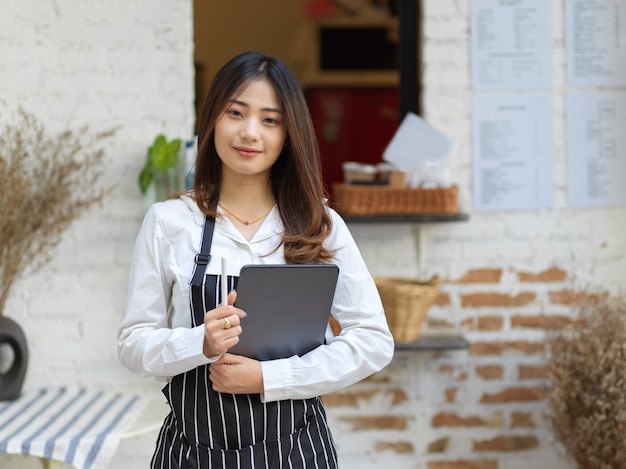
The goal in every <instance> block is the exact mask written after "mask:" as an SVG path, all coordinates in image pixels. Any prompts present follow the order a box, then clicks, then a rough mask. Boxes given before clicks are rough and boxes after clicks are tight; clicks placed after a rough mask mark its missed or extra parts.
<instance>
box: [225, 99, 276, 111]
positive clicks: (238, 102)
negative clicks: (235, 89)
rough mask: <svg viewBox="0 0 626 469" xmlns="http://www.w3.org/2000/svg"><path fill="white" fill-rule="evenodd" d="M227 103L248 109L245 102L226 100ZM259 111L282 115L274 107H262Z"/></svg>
mask: <svg viewBox="0 0 626 469" xmlns="http://www.w3.org/2000/svg"><path fill="white" fill-rule="evenodd" d="M228 102H229V103H231V104H238V105H239V106H244V107H250V105H249V104H248V103H246V102H245V101H239V100H238V99H230V100H228ZM261 110H262V111H265V112H277V113H279V114H282V113H283V111H281V110H280V109H279V108H275V107H264V108H261Z"/></svg>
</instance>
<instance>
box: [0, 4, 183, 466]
mask: <svg viewBox="0 0 626 469" xmlns="http://www.w3.org/2000/svg"><path fill="white" fill-rule="evenodd" d="M192 6H193V4H192V1H191V0H133V1H128V0H107V1H103V0H87V1H80V2H77V1H72V0H55V1H47V0H3V1H2V6H1V10H2V14H0V90H1V91H0V98H1V99H3V100H6V102H7V104H8V107H9V108H12V107H13V108H14V107H15V106H17V105H22V106H24V107H25V108H26V109H27V110H28V111H30V112H33V113H34V114H36V115H37V117H39V118H40V119H41V120H42V121H43V122H44V123H45V125H46V127H47V128H48V129H49V130H50V131H56V130H58V129H60V128H63V127H65V126H70V127H72V128H77V127H79V126H82V125H84V124H88V125H89V126H90V127H91V128H92V129H93V130H104V129H108V128H111V127H117V126H119V131H118V132H117V134H116V136H115V137H114V139H113V140H111V141H110V142H109V147H108V149H107V159H108V165H107V170H106V176H105V182H106V183H107V184H110V185H114V186H115V190H114V193H113V194H112V195H111V196H110V197H108V198H107V199H106V201H105V202H104V204H103V205H102V207H98V208H95V209H93V210H91V211H90V212H89V213H88V214H87V215H86V216H85V217H83V218H82V219H80V220H79V221H78V222H77V223H75V224H74V225H73V226H72V227H71V229H70V230H69V231H68V232H67V234H66V235H65V237H64V241H63V243H62V244H61V245H60V246H59V247H58V249H57V250H56V253H55V257H54V259H53V261H52V262H50V263H49V264H48V265H45V266H44V267H42V268H41V269H40V270H39V271H38V272H35V273H34V274H32V275H29V276H27V277H25V278H23V280H21V281H20V282H19V283H18V284H17V285H16V288H15V290H14V291H13V294H12V296H11V298H10V300H9V303H8V305H7V309H6V314H7V316H11V317H13V318H15V319H16V320H17V321H19V323H20V324H21V325H22V326H23V328H24V330H25V332H26V334H27V338H28V342H29V346H30V363H29V368H28V374H27V377H26V383H25V388H28V389H32V388H37V387H40V386H44V385H63V384H69V385H90V386H104V387H107V388H110V389H121V390H145V391H147V392H148V391H149V392H151V393H156V392H158V388H159V387H160V386H157V384H156V383H154V382H153V381H151V380H142V379H140V378H137V377H135V376H133V375H131V374H130V373H129V372H127V371H126V370H125V369H123V368H122V367H121V365H120V364H119V362H118V360H117V352H116V346H115V344H116V331H117V326H118V323H119V320H120V317H121V315H122V312H123V309H124V304H125V297H126V289H127V278H128V266H129V259H130V255H131V252H132V247H133V242H134V237H135V235H136V232H137V229H138V226H139V223H140V221H141V218H142V217H143V214H144V213H145V205H144V201H143V199H142V197H141V194H140V193H139V190H138V188H137V182H136V180H137V175H138V172H139V169H140V168H141V166H142V165H143V162H144V158H145V152H146V149H147V147H148V146H149V145H150V144H151V143H152V140H153V139H154V137H155V136H156V134H157V133H159V132H165V133H166V134H167V135H168V136H170V137H173V136H178V137H182V138H189V137H190V136H191V135H193V127H194V122H195V120H194V119H195V109H194V70H193V21H192V20H193V16H192ZM139 441H140V442H141V443H143V445H140V446H136V445H128V446H126V447H124V446H122V447H121V448H120V451H121V454H119V455H118V459H117V460H116V463H115V464H114V465H112V467H116V468H120V469H123V468H135V467H146V466H147V463H146V462H145V461H146V458H149V456H150V454H151V451H152V445H153V441H154V438H152V437H150V438H148V441H147V443H146V439H141V440H139ZM124 448H126V450H124ZM139 461H143V462H139ZM12 464H16V465H15V466H11V465H12ZM23 464H27V463H25V462H24V461H22V460H20V461H16V460H15V459H13V458H10V459H3V458H2V457H0V467H3V468H9V467H16V468H17V467H23ZM35 467H37V466H36V465H35Z"/></svg>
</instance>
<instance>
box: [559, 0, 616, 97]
mask: <svg viewBox="0 0 626 469" xmlns="http://www.w3.org/2000/svg"><path fill="white" fill-rule="evenodd" d="M565 15H566V18H565V20H566V25H565V30H566V39H565V45H566V55H567V84H568V86H622V87H623V86H626V2H624V0H567V1H566V3H565Z"/></svg>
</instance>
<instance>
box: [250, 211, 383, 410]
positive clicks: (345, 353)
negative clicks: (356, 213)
mask: <svg viewBox="0 0 626 469" xmlns="http://www.w3.org/2000/svg"><path fill="white" fill-rule="evenodd" d="M331 213H332V215H333V233H332V235H331V236H330V237H329V240H328V243H327V244H328V247H329V248H330V249H335V250H336V255H335V263H336V264H337V265H338V266H339V279H338V281H337V288H336V291H335V297H334V300H333V306H332V311H331V314H332V315H333V316H334V317H335V319H337V321H338V323H339V325H340V326H341V328H342V330H341V333H340V334H339V335H338V336H337V337H332V335H329V337H328V341H327V344H325V345H321V346H319V347H317V348H316V349H315V350H313V351H311V352H309V353H308V354H306V355H304V356H302V357H297V356H294V357H290V358H285V359H279V360H271V361H265V362H262V363H261V367H262V370H263V383H264V394H263V399H264V400H265V401H266V402H269V401H275V400H282V399H306V398H310V397H315V396H320V395H323V394H327V393H329V392H333V391H336V390H339V389H342V388H344V387H346V386H349V385H351V384H354V383H356V382H358V381H360V380H362V379H364V378H366V377H367V376H369V375H371V374H373V373H375V372H377V371H379V370H381V369H382V368H384V367H385V366H387V365H388V364H389V362H390V361H391V359H392V357H393V352H394V341H393V336H392V335H391V332H390V331H389V327H388V325H387V320H386V317H385V313H384V310H383V306H382V302H381V300H380V296H379V294H378V290H377V289H376V285H375V283H374V280H373V278H372V276H371V275H370V273H369V271H368V269H367V266H366V265H365V261H364V260H363V258H362V256H361V253H360V252H359V249H358V247H357V245H356V243H355V241H354V239H353V238H352V235H351V234H350V232H349V230H348V227H347V226H346V224H345V222H344V221H343V220H342V219H341V218H340V217H339V216H338V215H337V214H336V213H335V212H334V211H331Z"/></svg>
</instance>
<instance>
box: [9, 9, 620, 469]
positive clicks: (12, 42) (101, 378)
mask: <svg viewBox="0 0 626 469" xmlns="http://www.w3.org/2000/svg"><path fill="white" fill-rule="evenodd" d="M423 4H424V15H425V22H424V34H425V39H424V73H425V75H424V95H423V103H424V111H425V117H426V118H427V119H428V120H429V121H430V122H431V123H432V124H433V125H435V126H436V127H439V128H441V129H442V130H443V131H444V132H446V133H447V134H449V135H450V136H451V137H452V138H454V140H455V146H454V149H453V151H452V154H451V156H450V163H451V167H452V168H453V175H454V178H455V180H456V181H457V182H458V184H459V186H460V188H461V204H462V206H463V207H464V210H465V211H467V212H468V213H470V216H471V218H470V221H469V222H463V223H452V224H441V225H431V226H429V227H428V231H427V249H426V252H425V253H424V254H425V259H426V265H427V268H428V271H429V272H430V273H439V274H440V275H442V276H443V277H444V278H448V279H451V280H454V279H458V278H459V277H461V276H462V275H463V274H464V273H466V272H467V271H470V270H472V269H481V268H498V269H502V270H503V272H504V273H505V274H504V277H503V279H502V281H501V282H500V283H499V284H498V285H497V291H499V292H503V293H506V294H510V295H515V294H517V293H518V292H519V291H520V290H523V289H524V288H525V287H523V286H521V285H520V284H519V282H518V281H517V280H516V277H515V276H514V275H512V274H507V273H510V272H516V271H526V272H541V271H544V270H546V269H548V268H550V267H551V266H558V267H559V268H560V269H562V270H565V271H566V272H567V273H568V276H569V277H568V280H567V281H566V282H565V284H564V285H559V286H563V287H564V288H568V287H570V286H572V283H574V282H576V283H579V284H586V283H591V284H593V285H596V286H601V287H603V288H608V289H612V290H617V289H620V288H622V287H623V278H624V274H625V273H626V258H625V254H626V238H624V236H623V233H624V232H625V231H626V210H624V209H623V208H615V209H585V210H580V209H571V208H567V207H566V206H565V190H566V187H565V164H566V163H565V160H566V159H565V145H564V119H565V117H564V104H563V102H564V99H563V94H564V72H563V69H564V51H563V43H564V39H563V11H562V2H560V1H557V0H554V1H553V4H554V23H553V28H554V31H553V35H554V38H555V39H554V60H555V62H554V63H555V65H554V83H555V85H554V89H553V98H554V99H553V101H554V109H555V110H554V149H555V186H554V190H555V194H556V197H555V200H556V208H555V209H552V210H541V211H539V210H538V211H516V212H508V211H507V212H504V211H498V212H482V213H481V212H478V213H477V212H473V211H472V201H471V187H472V180H471V154H470V148H471V132H470V129H471V125H470V116H471V88H470V69H469V63H470V55H469V54H470V51H469V38H470V36H469V9H470V2H469V1H466V0H424V1H423ZM192 56H193V39H192V3H191V0H132V1H128V0H107V1H106V2H105V1H97V0H87V1H83V2H77V1H71V0H56V1H45V0H3V2H2V14H0V90H2V91H1V92H0V97H1V98H2V99H5V100H6V101H7V103H8V104H9V105H16V104H21V105H23V106H25V107H26V108H27V109H28V110H30V111H32V112H34V113H35V114H37V115H38V116H39V117H40V118H41V119H43V120H44V121H45V122H46V123H47V125H48V126H49V128H50V129H58V128H61V127H62V126H63V125H65V124H66V123H67V124H69V125H75V126H79V125H82V124H84V123H88V124H90V125H91V126H92V128H94V129H96V130H102V129H106V128H109V127H111V126H120V130H119V132H118V133H117V135H116V137H115V139H114V140H113V141H112V142H111V144H110V147H109V149H108V153H107V154H108V158H109V163H110V164H109V167H108V170H107V174H106V180H107V182H108V183H111V184H114V185H115V186H116V190H115V192H114V194H113V195H112V196H111V197H109V198H108V199H107V200H106V202H105V203H104V205H103V206H102V207H101V208H96V209H94V210H92V211H91V212H90V213H89V214H88V215H87V216H85V217H84V218H82V219H81V220H79V221H78V222H77V223H75V224H74V225H73V226H72V228H71V229H70V231H69V232H68V233H67V235H66V236H65V239H64V242H63V243H62V245H61V246H59V248H58V249H57V251H56V255H55V258H54V260H53V261H52V262H51V263H50V264H49V265H46V266H44V267H43V268H42V269H40V271H38V272H35V273H33V274H32V275H29V276H28V277H26V278H24V279H23V280H22V281H21V282H20V283H19V284H18V285H16V288H15V290H14V292H13V295H12V297H11V299H10V301H9V304H8V305H7V311H6V314H7V315H8V316H11V317H14V318H15V319H17V320H18V321H19V322H20V323H21V324H22V325H23V327H24V329H25V331H26V333H27V335H28V340H29V344H30V351H31V361H30V366H29V372H28V376H27V381H26V387H27V388H29V389H30V388H36V387H39V386H42V385H48V384H74V385H76V384H80V385H83V384H84V385H87V384H88V385H94V386H107V387H111V388H116V389H123V390H142V391H145V392H151V393H155V394H156V393H157V392H158V388H159V386H158V385H157V384H156V383H154V382H152V381H150V380H142V379H140V378H137V377H135V376H132V375H131V374H130V373H128V372H126V371H125V370H124V369H122V368H121V366H120V365H119V363H118V361H117V356H116V352H115V335H116V329H117V324H118V321H119V319H120V316H121V314H122V311H123V307H124V302H125V295H126V283H127V273H128V263H129V258H130V255H131V251H132V244H133V240H134V236H135V233H136V231H137V228H138V225H139V222H140V220H141V218H142V216H143V213H144V211H145V206H144V203H143V200H142V198H141V196H140V194H139V192H138V190H137V184H136V177H137V173H138V170H139V168H140V167H141V165H142V164H143V159H144V155H145V150H146V147H147V145H149V144H150V143H151V141H152V139H153V138H154V136H155V135H156V134H157V133H158V132H161V131H164V132H166V133H167V134H168V135H171V136H181V137H185V138H186V137H188V136H189V135H190V134H191V133H192V129H193V119H194V117H193V115H194V109H193V98H194V96H193V95H194V92H193V58H192ZM353 228H354V234H355V237H356V239H357V241H358V242H359V244H360V246H361V248H362V251H363V254H364V256H365V258H366V260H367V262H368V265H369V267H370V269H371V271H372V273H373V274H375V275H401V276H407V277H411V276H414V275H416V273H417V265H416V259H417V255H416V250H415V248H416V243H415V238H414V234H415V233H414V231H413V229H412V228H411V227H409V226H403V225H399V226H393V227H391V228H389V227H384V226H377V225H354V227H353ZM451 288H452V289H456V290H455V291H456V293H457V294H458V293H459V292H460V293H466V292H472V291H475V290H480V289H481V288H483V285H478V286H474V285H463V286H457V287H451ZM536 290H537V291H539V292H540V293H541V292H542V291H543V294H540V295H539V299H538V303H539V306H545V305H546V302H547V300H546V299H545V296H546V293H545V291H546V288H544V287H542V286H537V287H536ZM542 295H543V296H542ZM535 309H536V308H535ZM521 310H522V311H524V309H523V308H521ZM479 312H480V311H479ZM432 314H433V315H434V316H435V317H439V318H445V319H447V320H449V321H450V322H451V323H454V324H459V326H460V325H461V323H462V321H463V320H466V319H468V318H472V317H473V316H474V315H475V314H477V313H476V311H472V310H469V311H467V310H463V308H461V307H460V304H459V300H458V296H454V297H453V298H452V304H451V306H448V307H438V308H437V307H436V308H433V311H432ZM535 335H536V334H534V333H532V332H527V331H521V332H520V331H511V330H510V328H509V327H505V329H504V330H503V331H502V332H501V333H499V334H498V335H497V336H496V339H497V340H503V341H506V340H517V339H519V338H520V337H523V338H526V339H528V338H529V337H530V338H532V337H534V336H535ZM468 337H469V338H470V339H483V338H485V337H486V338H487V339H489V338H492V337H493V336H491V335H490V334H489V333H481V332H470V333H469V334H468ZM508 360H509V359H507V358H506V357H503V359H502V364H503V366H505V368H506V373H505V376H504V377H503V379H502V380H500V381H497V382H496V383H495V385H496V387H499V386H505V385H511V383H513V385H514V384H515V379H516V378H515V376H516V374H515V370H514V367H513V365H514V363H509V362H508ZM528 360H529V361H530V362H533V363H534V362H535V361H536V358H532V357H531V358H529V359H528ZM491 361H493V359H492V360H491ZM476 362H478V363H481V362H482V361H481V359H476V358H474V359H473V358H472V357H470V356H468V354H467V353H465V352H451V353H447V354H443V355H442V356H433V355H432V354H426V355H420V356H419V357H414V358H411V357H410V356H409V357H399V360H398V361H397V362H394V365H393V366H392V367H391V368H390V369H389V370H388V371H387V372H386V374H388V375H390V376H392V377H393V379H394V380H396V381H397V383H396V384H398V386H399V387H404V388H405V390H407V393H408V395H409V396H410V400H409V401H408V402H407V403H406V404H403V406H402V407H400V409H399V410H400V411H401V412H402V413H404V414H407V413H408V414H410V413H413V414H414V416H415V424H414V426H412V428H411V432H410V434H411V436H410V439H411V440H412V441H414V443H415V448H416V454H408V455H394V454H393V453H392V452H389V451H387V452H383V453H381V454H373V451H372V449H371V446H368V445H370V442H373V441H374V440H375V439H376V438H374V436H375V435H369V436H368V435H363V434H361V435H359V434H356V435H355V434H353V433H351V432H350V431H349V428H347V427H346V426H345V424H342V423H341V420H340V419H339V415H338V414H337V411H335V410H331V411H330V413H329V414H330V418H331V421H332V422H334V423H335V424H336V437H337V440H338V443H339V446H340V450H341V451H342V454H345V458H344V466H343V467H344V468H348V469H349V468H357V467H358V468H359V469H364V468H366V467H380V466H381V465H382V464H383V463H384V464H389V463H392V462H395V463H397V464H398V465H394V466H393V467H403V468H423V467H425V466H424V465H423V464H422V463H421V462H420V461H421V459H420V456H423V455H424V454H425V452H426V446H427V444H428V443H429V442H430V441H432V440H433V439H436V438H437V437H438V436H439V435H440V431H438V430H433V429H430V428H429V426H428V421H429V418H430V416H431V415H432V414H434V413H436V412H437V411H438V409H441V408H446V407H445V404H444V403H443V402H442V395H441V393H442V390H443V389H444V388H445V387H446V386H447V385H448V384H449V383H446V382H443V381H441V376H440V375H438V374H437V372H436V370H437V367H438V366H439V365H441V364H449V365H452V366H453V367H455V368H456V369H470V368H471V365H472V364H476ZM457 384H458V383H457ZM488 384H489V385H490V386H494V384H493V383H488ZM364 386H366V387H367V386H369V385H368V384H365V385H364ZM483 392H485V382H484V381H482V380H480V379H472V375H471V374H470V378H469V379H468V380H467V381H466V382H465V383H464V385H463V386H462V393H463V394H462V396H463V397H462V398H460V399H459V401H463V399H464V398H469V397H471V398H475V397H476V396H479V395H480V394H482V393H483ZM526 407H528V408H529V409H531V410H533V411H535V412H538V413H540V412H541V411H543V410H544V409H543V408H542V407H540V406H539V407H538V406H537V404H528V405H527V406H526ZM363 408H364V409H366V412H367V413H368V414H377V413H384V412H388V411H389V405H388V403H387V402H386V401H385V399H384V397H380V398H379V399H375V400H374V401H373V402H369V403H366V404H364V407H363ZM397 410H398V409H396V411H397ZM474 410H475V409H474V407H472V406H469V407H466V408H464V407H462V405H461V407H460V408H458V407H457V408H456V411H457V412H459V413H472V412H473V411H474ZM357 413H358V412H357ZM476 433H478V434H480V435H481V436H482V435H483V434H484V435H487V436H488V435H490V431H489V429H481V430H479V431H476V430H472V429H468V430H467V431H466V435H465V440H455V442H454V443H453V444H452V446H451V448H449V454H448V456H453V457H454V456H458V457H467V455H468V451H469V446H470V441H471V439H472V436H473V435H474V434H476ZM537 433H538V434H539V435H540V436H541V437H546V438H549V435H546V432H545V430H541V429H540V430H538V431H537ZM370 437H371V438H370ZM364 438H365V439H364ZM368 438H369V439H368ZM406 438H407V435H406V434H402V435H398V439H399V440H400V439H406ZM364 443H367V444H365V445H364ZM372 444H373V443H372ZM152 445H153V437H152V435H149V436H146V437H143V438H140V439H138V440H137V441H133V442H130V441H125V442H123V443H122V445H121V446H120V450H119V452H118V454H117V456H116V459H115V461H114V464H112V466H111V467H115V468H119V469H125V468H135V467H145V466H146V463H145V461H146V458H148V457H149V455H150V454H151V451H152ZM365 446H367V448H368V449H367V450H366V451H364V450H363V448H364V447H365ZM368 455H369V456H368ZM493 458H497V459H498V461H500V463H501V464H502V465H501V467H502V468H503V467H509V468H513V467H515V468H521V467H528V466H530V465H535V466H536V467H555V468H556V467H567V466H565V465H562V464H563V463H562V462H559V461H558V458H557V456H556V452H555V451H554V450H553V449H552V448H550V447H549V446H542V447H540V448H539V449H538V450H536V451H530V452H522V453H520V454H515V453H514V454H509V455H497V456H493ZM25 464H30V466H28V467H31V466H32V467H37V465H36V461H35V462H34V463H33V462H32V461H30V462H29V463H24V462H23V461H20V462H15V460H14V459H8V458H6V457H2V456H0V466H1V467H3V468H9V469H10V468H17V467H27V466H26V465H25ZM368 464H369V466H368Z"/></svg>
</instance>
